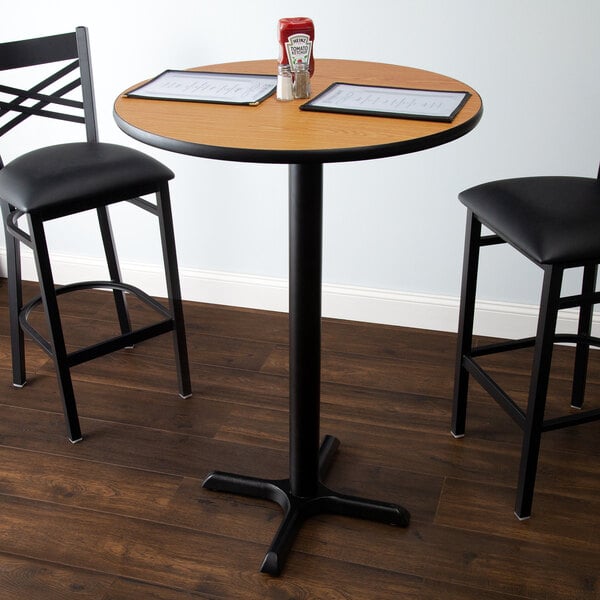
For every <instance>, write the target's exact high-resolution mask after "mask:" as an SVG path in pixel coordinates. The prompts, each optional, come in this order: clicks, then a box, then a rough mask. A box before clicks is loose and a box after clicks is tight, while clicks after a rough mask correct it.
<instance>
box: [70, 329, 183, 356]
mask: <svg viewBox="0 0 600 600" xmlns="http://www.w3.org/2000/svg"><path fill="white" fill-rule="evenodd" d="M173 327H174V324H173V320H172V319H167V320H166V321H161V322H160V323H155V324H154V325H149V326H148V327H143V328H141V329H136V330H135V331H131V332H130V333H124V334H122V335H118V336H115V337H114V338H111V339H109V340H105V341H103V342H100V343H98V344H94V345H92V346H87V347H85V348H82V349H80V350H76V351H75V352H71V353H69V354H68V355H67V359H68V363H69V367H75V366H77V365H80V364H81V363H84V362H87V361H88V360H93V359H95V358H100V357H101V356H105V355H106V354H110V353H111V352H115V351H117V350H122V349H123V348H127V347H128V346H129V347H131V346H134V345H135V344H139V343H140V342H143V341H145V340H149V339H151V338H153V337H156V336H157V335H162V334H163V333H168V332H169V331H173Z"/></svg>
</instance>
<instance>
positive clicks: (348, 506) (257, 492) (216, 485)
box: [202, 436, 410, 575]
mask: <svg viewBox="0 0 600 600" xmlns="http://www.w3.org/2000/svg"><path fill="white" fill-rule="evenodd" d="M338 446H339V441H338V440H337V439H336V438H334V437H332V436H326V437H325V440H324V442H323V444H322V446H321V450H320V454H319V478H323V477H324V475H325V473H326V472H327V470H328V469H329V467H330V465H331V462H332V459H333V455H334V454H335V452H336V450H337V448H338ZM202 487H204V488H206V489H209V490H214V491H218V492H230V493H233V494H240V495H243V496H250V497H253V498H263V499H266V500H271V501H273V502H277V504H279V505H280V506H281V508H283V510H284V518H283V521H282V523H281V525H280V526H279V529H278V530H277V533H276V534H275V537H274V538H273V541H272V543H271V546H270V548H269V550H268V552H267V554H266V555H265V558H264V560H263V563H262V566H261V568H260V570H261V571H262V572H263V573H269V574H270V575H279V574H280V573H281V570H282V568H283V565H284V563H285V560H286V557H287V555H288V554H289V551H290V549H291V547H292V544H293V542H294V539H295V538H296V535H297V534H298V532H299V531H300V527H301V526H302V523H303V522H304V520H305V519H307V518H308V517H312V516H314V515H318V514H323V513H327V514H336V515H344V516H347V517H355V518H360V519H367V520H370V521H378V522H381V523H388V524H390V525H399V526H400V527H406V526H408V524H409V522H410V514H409V513H408V511H407V510H406V509H404V508H402V507H401V506H398V505H396V504H389V503H386V502H378V501H376V500H367V499H364V498H358V497H356V496H347V495H345V494H339V493H337V492H333V491H331V490H330V489H328V488H326V487H325V486H324V485H322V484H321V483H319V484H318V490H317V493H316V494H315V495H314V496H311V497H299V496H296V495H294V494H293V493H292V492H291V489H290V481H289V479H259V478H255V477H247V476H245V475H235V474H232V473H222V472H219V471H215V472H214V473H211V474H210V475H208V477H207V478H206V479H205V480H204V483H203V484H202Z"/></svg>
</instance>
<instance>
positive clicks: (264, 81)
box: [127, 69, 277, 105]
mask: <svg viewBox="0 0 600 600" xmlns="http://www.w3.org/2000/svg"><path fill="white" fill-rule="evenodd" d="M276 87H277V76H275V75H250V74H246V73H243V74H242V73H240V74H238V73H213V72H211V71H177V70H173V69H169V70H167V71H164V72H163V73H161V74H160V75H158V76H157V77H155V78H154V79H152V80H150V81H148V82H147V83H144V84H142V85H140V86H139V87H137V88H135V89H134V90H131V91H130V92H127V96H128V97H130V98H147V99H154V100H180V101H187V102H211V103H217V104H247V105H256V104H259V103H260V102H262V101H263V100H264V99H265V98H268V97H269V96H270V95H271V94H273V93H274V92H275V89H276Z"/></svg>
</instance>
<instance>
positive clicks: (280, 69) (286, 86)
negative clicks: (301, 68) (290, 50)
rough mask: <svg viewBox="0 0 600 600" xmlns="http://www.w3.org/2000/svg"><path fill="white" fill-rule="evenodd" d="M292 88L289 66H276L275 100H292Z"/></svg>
mask: <svg viewBox="0 0 600 600" xmlns="http://www.w3.org/2000/svg"><path fill="white" fill-rule="evenodd" d="M293 99H294V88H293V83H292V70H291V69H290V65H281V64H280V65H278V66H277V100H283V101H287V100H293Z"/></svg>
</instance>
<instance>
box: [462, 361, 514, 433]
mask: <svg viewBox="0 0 600 600" xmlns="http://www.w3.org/2000/svg"><path fill="white" fill-rule="evenodd" d="M463 365H464V367H465V369H467V371H469V373H470V374H471V375H473V377H474V378H475V379H476V380H477V381H478V383H479V384H480V385H481V386H482V387H483V389H484V390H485V391H486V392H487V393H488V394H490V396H492V398H494V400H496V402H498V404H499V405H500V406H501V407H502V408H503V409H504V410H505V411H506V412H507V413H508V415H509V416H510V417H512V419H513V420H514V421H515V422H516V423H517V425H518V426H519V427H521V429H523V427H524V426H525V413H524V412H523V410H521V408H519V407H518V406H517V405H516V404H515V402H514V401H513V399H512V398H511V397H510V396H509V395H508V394H507V393H506V392H505V391H504V390H503V389H502V388H501V387H500V386H499V385H498V384H497V383H496V382H495V381H494V380H493V379H492V378H491V377H490V376H489V375H488V374H487V373H486V371H485V370H484V369H482V368H481V367H480V366H479V365H478V364H477V363H476V362H475V361H474V360H472V359H471V358H470V357H468V356H463Z"/></svg>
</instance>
